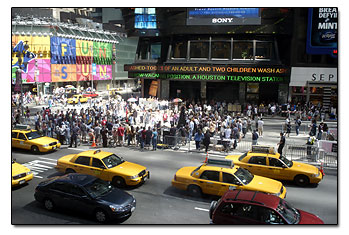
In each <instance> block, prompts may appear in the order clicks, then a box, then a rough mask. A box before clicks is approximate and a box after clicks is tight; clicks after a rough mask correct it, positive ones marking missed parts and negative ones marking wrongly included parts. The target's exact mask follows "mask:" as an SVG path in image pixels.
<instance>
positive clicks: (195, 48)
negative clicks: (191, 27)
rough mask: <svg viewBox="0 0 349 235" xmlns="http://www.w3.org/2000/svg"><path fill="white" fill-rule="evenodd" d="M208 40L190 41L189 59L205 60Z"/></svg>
mask: <svg viewBox="0 0 349 235" xmlns="http://www.w3.org/2000/svg"><path fill="white" fill-rule="evenodd" d="M208 48H209V43H208V42H200V41H191V42H190V59H199V60H202V59H204V60H207V59H208Z"/></svg>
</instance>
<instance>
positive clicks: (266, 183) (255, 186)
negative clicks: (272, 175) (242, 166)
mask: <svg viewBox="0 0 349 235" xmlns="http://www.w3.org/2000/svg"><path fill="white" fill-rule="evenodd" d="M281 187H282V183H281V182H279V181H277V180H273V179H269V178H266V177H262V176H259V175H255V176H254V177H253V179H252V181H251V182H250V183H249V184H248V185H245V189H246V190H251V191H260V192H266V193H273V194H274V193H279V192H280V190H281Z"/></svg>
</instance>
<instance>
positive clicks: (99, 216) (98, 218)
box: [94, 209, 109, 223]
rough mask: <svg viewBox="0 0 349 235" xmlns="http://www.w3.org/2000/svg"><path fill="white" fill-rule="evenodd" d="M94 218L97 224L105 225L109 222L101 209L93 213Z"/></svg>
mask: <svg viewBox="0 0 349 235" xmlns="http://www.w3.org/2000/svg"><path fill="white" fill-rule="evenodd" d="M94 217H95V220H96V221H97V222H99V223H106V222H108V221H109V217H108V214H107V213H106V212H105V211H104V210H102V209H96V210H95V212H94Z"/></svg>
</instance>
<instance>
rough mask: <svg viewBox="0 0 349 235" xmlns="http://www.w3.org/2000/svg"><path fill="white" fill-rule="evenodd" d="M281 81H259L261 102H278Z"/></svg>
mask: <svg viewBox="0 0 349 235" xmlns="http://www.w3.org/2000/svg"><path fill="white" fill-rule="evenodd" d="M278 91H279V83H259V103H262V102H263V103H264V104H269V103H271V102H278Z"/></svg>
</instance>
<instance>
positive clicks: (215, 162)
mask: <svg viewBox="0 0 349 235" xmlns="http://www.w3.org/2000/svg"><path fill="white" fill-rule="evenodd" d="M205 162H206V165H209V166H228V167H231V168H233V167H234V162H233V161H232V160H229V159H217V158H207V160H206V161H205Z"/></svg>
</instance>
